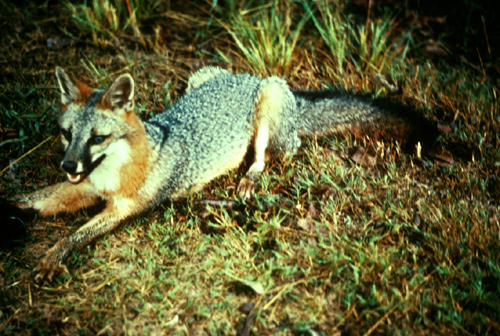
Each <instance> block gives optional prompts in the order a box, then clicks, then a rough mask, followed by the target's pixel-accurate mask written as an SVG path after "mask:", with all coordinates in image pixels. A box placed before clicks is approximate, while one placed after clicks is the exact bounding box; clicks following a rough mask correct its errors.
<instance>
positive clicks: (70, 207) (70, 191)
mask: <svg viewBox="0 0 500 336" xmlns="http://www.w3.org/2000/svg"><path fill="white" fill-rule="evenodd" d="M98 200H99V197H98V195H97V194H95V192H94V191H93V188H92V186H91V185H90V183H86V182H84V183H80V184H77V185H75V184H71V183H69V182H62V183H58V184H54V185H51V186H48V187H45V188H43V189H40V190H37V191H35V192H32V193H29V194H26V195H18V196H16V197H14V198H12V199H11V200H10V201H11V203H12V204H13V205H15V206H16V207H18V208H20V209H23V210H25V211H30V210H34V211H35V212H37V213H38V214H40V215H42V216H52V215H55V214H58V213H62V212H66V213H72V212H75V211H77V210H79V209H81V208H86V207H89V206H92V205H94V204H96V203H97V202H98Z"/></svg>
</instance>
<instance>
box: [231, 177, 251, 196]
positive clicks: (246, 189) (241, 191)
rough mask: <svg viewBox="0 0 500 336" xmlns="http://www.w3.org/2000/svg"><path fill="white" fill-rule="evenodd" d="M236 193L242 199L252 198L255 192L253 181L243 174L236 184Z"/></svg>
mask: <svg viewBox="0 0 500 336" xmlns="http://www.w3.org/2000/svg"><path fill="white" fill-rule="evenodd" d="M236 193H237V194H238V196H239V197H240V198H241V199H243V200H248V199H250V198H252V197H253V196H254V194H255V181H254V180H253V179H252V178H250V177H248V176H244V177H243V178H242V179H241V180H240V183H239V184H238V188H237V190H236Z"/></svg>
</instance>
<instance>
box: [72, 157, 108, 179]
mask: <svg viewBox="0 0 500 336" xmlns="http://www.w3.org/2000/svg"><path fill="white" fill-rule="evenodd" d="M105 157H106V154H103V155H101V156H100V157H99V158H98V159H97V160H95V161H94V162H92V164H91V165H90V167H89V169H87V170H85V171H83V172H80V173H70V172H66V176H67V178H68V182H69V183H72V184H78V183H80V182H82V181H83V180H84V179H85V177H87V176H88V175H90V173H92V172H93V171H94V169H95V168H97V166H99V165H100V164H101V162H102V160H104V158H105Z"/></svg>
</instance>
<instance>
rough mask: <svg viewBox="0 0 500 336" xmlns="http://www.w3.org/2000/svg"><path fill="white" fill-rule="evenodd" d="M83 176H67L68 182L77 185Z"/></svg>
mask: <svg viewBox="0 0 500 336" xmlns="http://www.w3.org/2000/svg"><path fill="white" fill-rule="evenodd" d="M82 177H83V174H75V175H73V174H68V181H69V182H70V183H78V182H80V181H81V179H82Z"/></svg>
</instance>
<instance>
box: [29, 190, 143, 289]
mask: <svg viewBox="0 0 500 336" xmlns="http://www.w3.org/2000/svg"><path fill="white" fill-rule="evenodd" d="M139 204H140V203H139V202H136V201H134V200H132V199H128V198H127V199H120V201H119V202H118V204H117V202H116V200H113V199H112V200H110V201H108V203H107V205H106V208H105V209H104V210H103V211H102V212H101V213H100V214H98V215H97V216H95V217H93V218H92V219H90V221H88V222H87V223H86V224H85V225H83V226H82V227H81V228H79V229H78V230H77V231H76V232H75V233H73V234H72V235H70V236H69V237H66V238H64V239H62V240H60V241H59V242H57V243H56V244H55V245H54V246H53V247H52V248H50V249H49V250H48V251H47V252H46V253H45V256H44V257H43V258H42V259H41V260H40V263H39V264H38V266H37V267H36V268H35V270H34V271H35V272H36V276H35V281H36V282H42V281H43V280H48V281H52V279H53V277H54V276H57V275H59V274H62V273H66V272H68V269H67V267H66V266H65V265H64V264H63V262H64V261H65V260H66V258H67V257H68V255H69V254H70V253H71V251H73V250H75V249H80V248H82V247H84V246H86V245H87V244H89V243H90V242H92V241H93V240H94V239H96V238H97V237H99V236H102V235H104V234H106V233H108V232H110V231H112V230H113V229H115V228H116V227H117V226H118V225H120V223H121V222H122V221H123V220H124V219H125V218H128V217H131V216H133V215H135V214H136V213H137V212H139V211H140V210H141V209H142V208H141V207H140V206H139Z"/></svg>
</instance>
